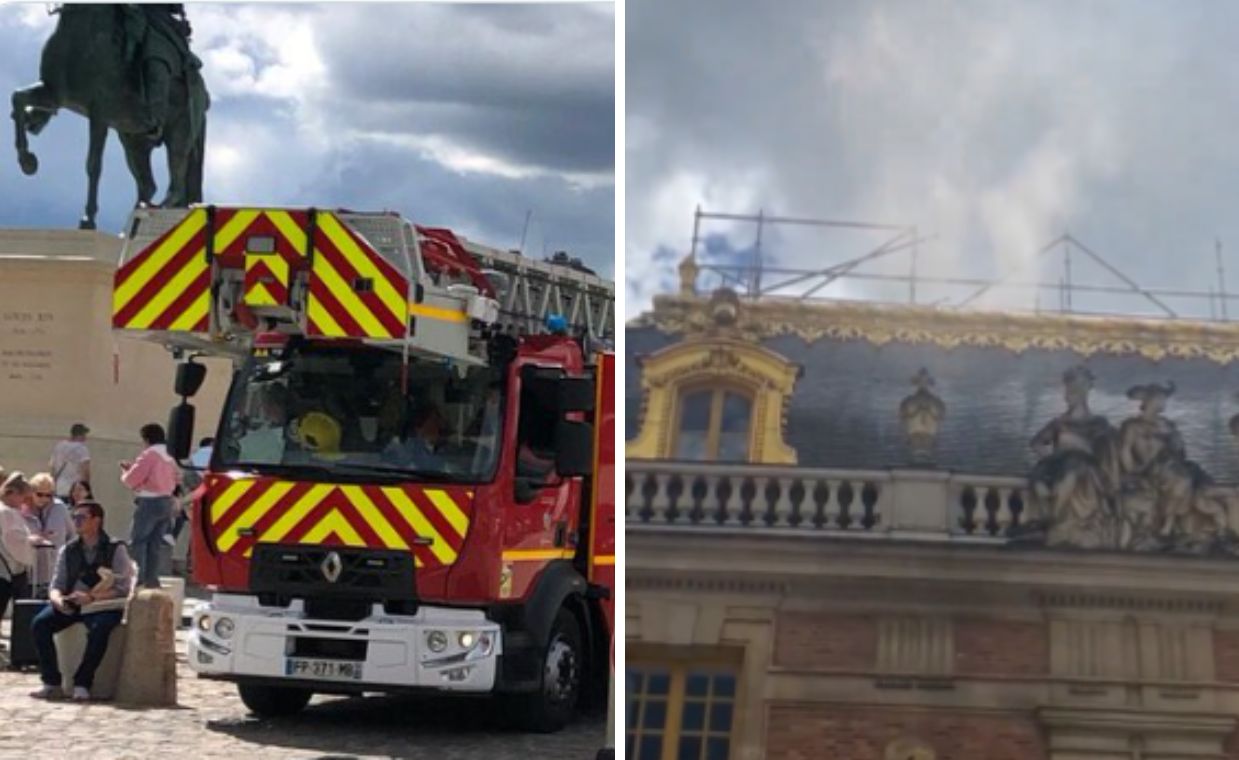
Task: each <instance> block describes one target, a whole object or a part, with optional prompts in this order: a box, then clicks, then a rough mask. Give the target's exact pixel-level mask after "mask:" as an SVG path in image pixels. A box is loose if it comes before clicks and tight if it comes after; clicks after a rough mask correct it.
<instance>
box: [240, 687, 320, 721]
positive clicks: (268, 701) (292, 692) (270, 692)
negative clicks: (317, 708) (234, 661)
mask: <svg viewBox="0 0 1239 760" xmlns="http://www.w3.org/2000/svg"><path fill="white" fill-rule="evenodd" d="M237 691H239V692H241V701H242V702H244V703H245V706H246V707H248V708H249V709H250V712H252V713H254V714H255V715H258V716H260V717H263V718H283V717H286V716H289V715H296V714H297V713H299V712H301V710H302V708H304V707H305V706H306V705H307V704H308V703H309V701H310V697H312V696H314V692H312V691H310V690H309V689H299V688H297V687H295V686H262V685H259V684H251V683H239V684H237Z"/></svg>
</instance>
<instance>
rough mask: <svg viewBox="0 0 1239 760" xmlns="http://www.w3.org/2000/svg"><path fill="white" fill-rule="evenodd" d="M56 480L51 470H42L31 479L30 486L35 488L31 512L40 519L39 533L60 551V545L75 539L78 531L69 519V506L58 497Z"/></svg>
mask: <svg viewBox="0 0 1239 760" xmlns="http://www.w3.org/2000/svg"><path fill="white" fill-rule="evenodd" d="M55 482H56V481H55V480H53V479H52V474H51V473H50V472H40V473H39V474H38V475H35V476H34V477H32V478H31V479H30V487H31V488H33V489H34V498H33V499H32V500H31V504H30V506H31V509H30V512H31V514H32V515H33V517H34V518H35V520H37V521H38V526H39V527H38V535H40V536H42V537H43V538H45V539H46V540H47V541H48V542H50V543H51V545H52V546H54V547H55V548H56V551H60V547H62V546H64V545H65V544H66V543H68V542H69V541H71V540H73V537H74V536H76V535H77V531H76V530H74V528H73V521H72V520H70V519H69V508H68V507H67V506H65V503H64V502H63V501H61V500H60V499H57V498H56V491H55V488H54V486H55Z"/></svg>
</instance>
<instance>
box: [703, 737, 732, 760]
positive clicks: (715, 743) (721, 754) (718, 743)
mask: <svg viewBox="0 0 1239 760" xmlns="http://www.w3.org/2000/svg"><path fill="white" fill-rule="evenodd" d="M728 744H729V742H728V740H727V739H724V738H718V737H715V738H712V739H710V741H709V744H707V745H706V760H727V745H728Z"/></svg>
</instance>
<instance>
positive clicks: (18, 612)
mask: <svg viewBox="0 0 1239 760" xmlns="http://www.w3.org/2000/svg"><path fill="white" fill-rule="evenodd" d="M46 605H47V600H45V599H15V600H14V601H13V628H12V632H11V634H10V635H9V667H10V668H12V669H14V670H17V669H19V668H30V667H35V666H37V665H38V664H39V654H38V652H36V651H35V648H34V636H32V635H31V633H30V621H32V620H34V616H35V615H37V614H39V610H41V609H43V607H44V606H46Z"/></svg>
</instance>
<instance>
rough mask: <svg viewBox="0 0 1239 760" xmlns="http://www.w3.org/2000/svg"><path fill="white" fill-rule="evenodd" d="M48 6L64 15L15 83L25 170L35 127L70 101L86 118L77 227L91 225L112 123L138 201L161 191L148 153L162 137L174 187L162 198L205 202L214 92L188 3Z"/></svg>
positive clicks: (178, 203)
mask: <svg viewBox="0 0 1239 760" xmlns="http://www.w3.org/2000/svg"><path fill="white" fill-rule="evenodd" d="M52 12H53V13H56V14H59V19H58V20H57V23H56V29H55V31H53V32H52V36H51V37H50V38H48V40H47V43H46V44H45V45H44V46H43V56H42V60H41V61H40V63H39V82H37V83H36V84H33V85H31V86H30V87H26V88H24V89H20V90H17V91H16V92H14V93H13V124H14V126H15V127H16V132H17V160H18V163H19V164H20V165H21V169H22V171H23V172H24V173H25V174H27V175H32V174H34V173H35V172H37V171H38V169H39V161H38V158H37V157H36V156H35V155H34V153H32V152H31V151H30V148H29V145H28V144H27V135H37V134H39V132H40V131H42V129H43V127H45V126H46V125H47V123H48V121H50V120H51V118H52V116H54V115H55V114H56V112H57V111H59V110H60V109H61V108H67V109H69V110H70V111H73V112H75V113H79V114H81V115H82V116H85V117H86V119H87V120H88V121H89V123H90V148H89V150H88V152H87V154H86V177H87V190H86V209H85V213H84V214H83V216H82V219H81V221H80V222H79V224H78V227H79V228H80V229H84V230H93V229H95V214H96V213H97V211H98V194H99V175H100V172H101V171H102V169H103V148H104V145H105V143H106V142H107V136H108V130H109V129H114V130H116V133H117V134H118V135H119V136H120V142H121V146H122V147H123V148H124V150H125V161H126V162H127V163H128V165H129V172H130V174H132V175H133V179H134V182H135V184H136V185H137V202H138V205H150V204H151V201H152V198H153V197H154V195H155V189H156V188H155V178H154V175H153V174H152V172H151V153H152V151H154V149H155V148H156V147H158V146H160V145H163V146H165V147H166V149H167V155H168V192H167V194H166V195H165V197H164V199H163V201H162V203H161V205H163V206H167V207H183V206H188V205H189V204H191V203H197V202H200V201H201V200H202V164H203V152H204V147H205V144H206V112H207V109H208V108H209V106H210V96H209V95H208V94H207V90H206V85H205V83H204V82H203V80H202V74H201V68H202V62H201V61H199V60H198V58H197V56H195V55H194V54H193V52H191V51H190V48H189V39H190V33H191V30H190V26H189V22H188V21H187V20H186V19H185V9H184V7H183V6H182V5H179V4H177V5H147V4H126V5H86V4H65V5H61V6H59V7H57V8H56V9H55V10H53V11H52Z"/></svg>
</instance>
